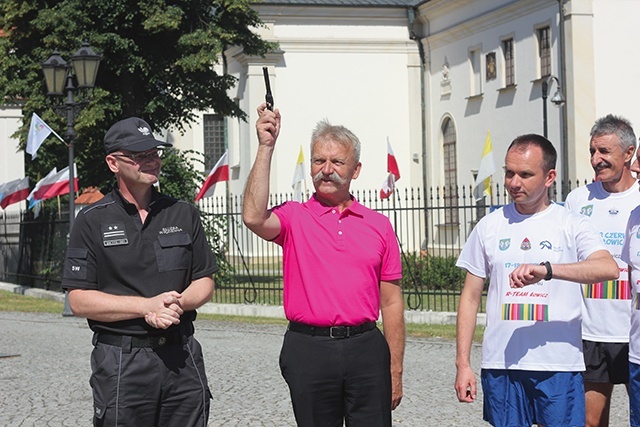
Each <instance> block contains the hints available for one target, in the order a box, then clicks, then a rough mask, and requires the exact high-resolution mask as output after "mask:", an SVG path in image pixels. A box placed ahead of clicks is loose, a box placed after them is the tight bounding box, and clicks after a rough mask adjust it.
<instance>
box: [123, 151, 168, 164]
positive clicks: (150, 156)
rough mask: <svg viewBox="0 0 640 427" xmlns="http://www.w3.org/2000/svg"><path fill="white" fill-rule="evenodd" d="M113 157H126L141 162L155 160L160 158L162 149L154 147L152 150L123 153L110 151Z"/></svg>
mask: <svg viewBox="0 0 640 427" xmlns="http://www.w3.org/2000/svg"><path fill="white" fill-rule="evenodd" d="M111 155H112V156H114V157H126V158H127V159H129V160H132V161H134V162H135V163H142V162H144V161H147V160H156V159H159V158H162V150H159V149H157V148H154V149H152V150H147V151H143V152H142V153H134V154H124V153H111Z"/></svg>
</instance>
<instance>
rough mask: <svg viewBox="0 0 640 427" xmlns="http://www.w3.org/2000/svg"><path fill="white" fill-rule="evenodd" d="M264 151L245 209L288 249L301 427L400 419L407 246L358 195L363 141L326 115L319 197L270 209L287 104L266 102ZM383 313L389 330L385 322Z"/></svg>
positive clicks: (314, 150)
mask: <svg viewBox="0 0 640 427" xmlns="http://www.w3.org/2000/svg"><path fill="white" fill-rule="evenodd" d="M258 117H259V118H258V121H257V123H256V130H257V133H258V143H259V145H258V152H257V155H256V160H255V163H254V165H253V168H252V169H251V173H250V175H249V178H248V181H247V185H246V188H245V192H244V204H243V209H242V217H243V220H244V223H245V224H246V225H247V227H249V228H250V229H251V230H252V231H253V232H254V233H256V234H257V235H258V236H260V237H262V238H263V239H265V240H269V241H273V242H275V243H276V244H278V245H280V246H282V248H283V270H284V309H285V314H286V316H287V319H289V327H288V330H287V332H286V334H285V337H284V343H283V346H282V351H281V354H280V368H281V370H282V375H283V377H284V379H285V380H286V381H287V384H288V385H289V390H290V392H291V400H292V403H293V410H294V414H295V417H296V421H297V423H298V425H299V426H305V427H306V426H341V425H342V424H343V421H346V423H347V425H349V426H354V427H357V426H366V427H377V426H380V427H382V426H391V411H392V410H393V409H395V408H396V407H397V406H398V404H400V400H401V399H402V361H403V358H404V340H405V339H404V305H403V300H402V292H401V289H400V279H401V278H402V265H401V263H400V250H399V247H398V243H397V240H396V237H395V233H394V231H393V228H392V227H391V223H390V222H389V220H388V218H387V217H385V216H384V215H381V214H379V213H377V212H375V211H372V210H370V209H367V208H365V207H364V206H362V205H361V204H360V203H358V201H357V200H355V198H354V197H353V196H352V195H351V193H350V192H349V187H350V184H351V180H352V179H356V178H357V177H358V175H359V173H360V168H361V166H362V165H361V163H360V161H359V160H360V141H359V140H358V138H357V137H356V136H355V135H354V134H353V133H352V132H351V131H349V130H348V129H346V128H345V127H343V126H333V125H331V124H329V123H328V122H326V121H321V122H319V123H318V125H317V127H316V129H315V130H314V132H313V134H312V137H311V177H312V178H313V185H314V188H315V193H314V195H313V196H312V197H311V198H310V199H309V200H308V201H307V202H305V203H297V202H286V203H284V204H282V205H280V206H277V207H275V208H273V209H271V210H269V209H268V208H267V203H268V200H269V175H270V169H271V158H272V156H273V151H274V149H275V143H276V140H277V138H278V134H279V132H280V119H281V117H280V112H279V111H278V110H277V109H276V110H275V111H270V110H268V109H267V105H266V104H262V105H261V106H260V107H259V108H258ZM380 312H382V323H383V327H384V335H383V334H382V333H381V332H380V330H379V329H378V328H377V327H376V320H377V319H378V316H379V313H380Z"/></svg>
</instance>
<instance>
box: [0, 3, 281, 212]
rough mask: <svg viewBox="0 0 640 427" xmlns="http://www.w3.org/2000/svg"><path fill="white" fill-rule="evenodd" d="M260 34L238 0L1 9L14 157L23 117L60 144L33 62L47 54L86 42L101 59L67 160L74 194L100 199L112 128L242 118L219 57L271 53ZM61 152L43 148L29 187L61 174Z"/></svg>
mask: <svg viewBox="0 0 640 427" xmlns="http://www.w3.org/2000/svg"><path fill="white" fill-rule="evenodd" d="M260 25H262V24H261V22H260V20H259V17H258V15H257V13H256V12H255V11H254V10H253V9H251V7H250V4H249V1H246V0H218V1H215V0H175V1H172V2H167V1H164V0H58V1H55V0H3V1H2V2H0V29H1V31H2V34H1V35H0V96H1V98H0V99H3V100H4V102H5V104H8V103H19V104H21V105H22V111H23V117H24V118H23V125H22V127H21V128H20V131H19V138H20V148H23V147H24V146H25V144H26V137H27V132H28V128H29V123H30V120H31V115H32V113H33V112H36V113H38V115H40V116H41V117H42V118H43V119H44V120H45V121H46V122H47V123H48V124H49V125H50V126H51V127H52V128H54V129H55V130H56V131H57V132H58V133H60V134H61V135H62V136H64V135H65V132H64V129H66V119H64V118H63V117H61V116H60V115H59V114H58V112H56V110H55V108H54V107H53V106H52V103H51V101H50V100H49V99H47V98H48V97H47V95H46V86H45V83H44V78H43V74H42V70H41V63H42V62H44V61H45V60H46V59H47V58H48V57H49V56H50V55H51V53H52V52H53V51H54V50H58V51H59V52H60V54H61V55H62V56H63V58H65V59H67V60H68V59H69V58H70V57H71V55H73V54H74V53H75V52H76V51H77V49H78V48H79V47H80V44H81V43H82V42H83V41H88V42H89V43H90V44H91V47H92V48H93V49H94V50H95V51H96V52H98V53H100V54H101V55H102V56H103V59H102V62H101V63H100V69H99V73H98V79H97V83H96V86H97V87H96V88H95V89H94V90H93V91H92V93H91V97H90V102H89V103H88V105H86V106H85V108H84V109H83V110H82V111H80V112H79V113H78V114H77V117H76V121H75V130H76V131H77V139H76V140H75V147H76V148H75V153H76V156H75V158H76V164H77V165H78V176H79V179H80V184H81V186H82V187H87V186H90V185H93V186H97V187H99V188H100V189H101V190H103V191H104V190H107V189H108V186H109V185H110V184H111V183H112V182H113V179H112V177H111V174H110V172H109V171H108V170H107V168H106V166H105V164H104V149H103V145H102V140H103V137H104V134H105V132H106V130H107V129H108V128H109V126H110V125H111V124H113V123H114V122H116V121H117V120H120V119H122V118H125V117H130V116H138V117H142V118H143V119H145V120H146V121H147V122H149V124H150V125H151V126H152V128H153V130H154V131H155V132H158V131H159V130H161V129H176V130H178V131H183V130H184V129H185V127H186V126H188V125H189V124H190V123H192V122H194V121H195V119H196V116H195V115H194V112H195V111H198V110H200V111H202V110H209V109H212V110H215V111H216V112H217V113H218V114H222V115H225V116H235V117H245V113H244V112H243V111H241V110H240V108H239V107H238V106H237V105H236V104H235V103H234V102H233V100H232V99H230V98H229V97H228V96H227V90H228V89H230V88H231V87H233V86H234V85H235V84H236V81H235V78H234V77H233V76H230V75H225V74H224V73H223V72H219V71H220V70H221V69H224V66H223V65H224V64H223V63H222V61H223V60H222V56H221V53H222V52H223V51H224V49H225V48H226V47H228V46H233V45H235V46H242V48H243V50H244V52H245V53H246V54H248V55H264V54H266V53H267V52H268V51H269V50H270V49H273V47H274V46H273V45H272V44H270V43H267V42H265V41H264V40H262V39H260V37H258V36H257V35H256V34H255V33H254V32H253V31H251V28H252V27H257V26H260ZM67 153H68V152H67V147H65V146H64V145H63V144H61V143H60V142H59V141H57V140H55V139H54V138H49V139H47V141H46V142H45V144H44V145H43V147H42V148H41V149H40V150H39V151H38V157H37V158H36V159H35V161H33V162H32V161H30V160H29V161H27V162H26V165H27V166H26V167H27V174H28V175H29V177H30V178H31V179H32V180H33V182H35V180H37V178H38V175H41V176H44V175H46V173H48V172H49V170H51V169H52V168H53V167H54V166H56V167H58V169H61V168H63V167H65V166H66V165H67V164H68V160H67ZM161 184H162V183H161ZM167 193H168V194H170V193H169V192H167ZM171 195H173V196H179V194H171ZM191 200H193V198H191Z"/></svg>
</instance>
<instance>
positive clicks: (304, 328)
mask: <svg viewBox="0 0 640 427" xmlns="http://www.w3.org/2000/svg"><path fill="white" fill-rule="evenodd" d="M375 327H376V322H367V323H363V324H362V325H359V326H330V327H320V326H311V325H307V324H304V323H298V322H289V328H288V329H289V330H290V331H293V332H299V333H301V334H307V335H314V336H315V335H318V336H322V337H331V338H338V339H339V338H349V337H352V336H354V335H358V334H361V333H363V332H367V331H370V330H372V329H374V328H375Z"/></svg>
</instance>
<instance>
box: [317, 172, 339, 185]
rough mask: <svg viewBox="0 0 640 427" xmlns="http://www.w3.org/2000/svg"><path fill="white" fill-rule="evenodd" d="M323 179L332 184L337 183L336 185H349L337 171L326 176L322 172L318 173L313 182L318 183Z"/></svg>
mask: <svg viewBox="0 0 640 427" xmlns="http://www.w3.org/2000/svg"><path fill="white" fill-rule="evenodd" d="M322 179H329V181H331V182H335V183H336V184H340V185H344V184H346V183H347V180H346V179H344V178H342V177H341V176H340V175H338V174H337V173H336V172H335V171H334V172H331V173H330V174H329V175H325V174H324V173H322V172H318V173H317V174H315V175H314V176H313V182H318V181H320V180H322Z"/></svg>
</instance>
